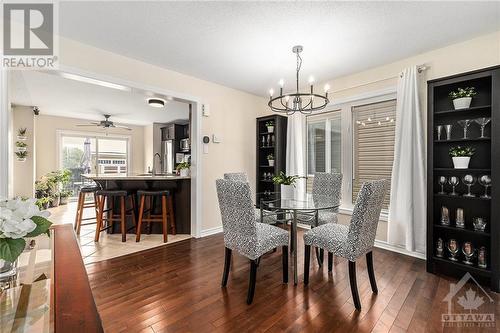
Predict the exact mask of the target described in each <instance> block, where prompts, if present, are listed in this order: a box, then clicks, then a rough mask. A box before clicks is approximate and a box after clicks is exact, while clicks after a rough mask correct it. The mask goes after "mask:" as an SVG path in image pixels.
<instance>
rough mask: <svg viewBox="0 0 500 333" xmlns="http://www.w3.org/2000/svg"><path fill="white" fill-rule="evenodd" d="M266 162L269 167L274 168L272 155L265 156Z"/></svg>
mask: <svg viewBox="0 0 500 333" xmlns="http://www.w3.org/2000/svg"><path fill="white" fill-rule="evenodd" d="M267 162H268V163H269V166H274V155H273V154H269V155H267Z"/></svg>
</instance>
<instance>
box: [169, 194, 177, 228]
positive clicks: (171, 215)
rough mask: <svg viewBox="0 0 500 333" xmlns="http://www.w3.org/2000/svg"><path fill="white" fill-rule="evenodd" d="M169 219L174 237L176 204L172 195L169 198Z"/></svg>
mask: <svg viewBox="0 0 500 333" xmlns="http://www.w3.org/2000/svg"><path fill="white" fill-rule="evenodd" d="M168 218H169V220H170V231H171V232H172V235H175V233H176V232H175V216H174V204H173V199H172V195H169V196H168Z"/></svg>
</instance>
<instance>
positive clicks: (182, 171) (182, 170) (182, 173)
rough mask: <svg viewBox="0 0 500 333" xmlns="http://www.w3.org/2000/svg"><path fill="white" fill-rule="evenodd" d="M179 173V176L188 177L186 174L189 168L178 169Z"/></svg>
mask: <svg viewBox="0 0 500 333" xmlns="http://www.w3.org/2000/svg"><path fill="white" fill-rule="evenodd" d="M179 175H180V176H181V177H188V176H189V169H181V170H180V171H179Z"/></svg>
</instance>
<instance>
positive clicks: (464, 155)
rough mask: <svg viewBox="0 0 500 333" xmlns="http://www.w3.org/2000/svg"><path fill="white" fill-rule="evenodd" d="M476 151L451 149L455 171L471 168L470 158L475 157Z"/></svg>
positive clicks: (458, 148) (463, 148) (459, 148)
mask: <svg viewBox="0 0 500 333" xmlns="http://www.w3.org/2000/svg"><path fill="white" fill-rule="evenodd" d="M474 152H475V149H474V148H472V147H461V146H456V147H451V148H450V156H451V158H452V160H453V167H454V168H455V169H467V168H468V167H469V162H470V158H471V157H472V155H474Z"/></svg>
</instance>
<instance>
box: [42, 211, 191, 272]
mask: <svg viewBox="0 0 500 333" xmlns="http://www.w3.org/2000/svg"><path fill="white" fill-rule="evenodd" d="M49 211H50V213H51V216H50V217H49V220H50V221H51V222H52V223H54V224H64V223H70V224H74V222H75V214H76V202H70V203H69V204H67V205H62V206H59V207H55V208H50V209H49ZM93 212H94V211H93V210H92V209H90V208H89V209H85V215H84V217H89V216H95V213H94V214H92V213H93ZM87 222H90V221H87ZM84 223H85V222H84ZM94 235H95V225H88V226H82V230H81V232H80V236H79V237H78V242H79V244H80V252H81V253H82V257H83V261H84V263H85V264H90V263H93V262H97V261H101V260H106V259H110V258H114V257H119V256H124V255H127V254H131V253H134V252H139V251H143V250H147V249H151V248H154V247H157V246H162V245H164V244H166V243H163V235H161V234H155V235H148V234H142V235H141V241H140V242H139V243H136V241H135V235H133V234H127V242H126V243H123V242H122V241H121V235H120V234H113V235H111V234H107V233H105V232H103V233H101V237H100V239H99V242H98V243H96V242H94ZM189 238H191V235H186V234H177V235H170V234H169V235H168V244H171V243H175V242H178V241H182V240H185V239H189Z"/></svg>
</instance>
